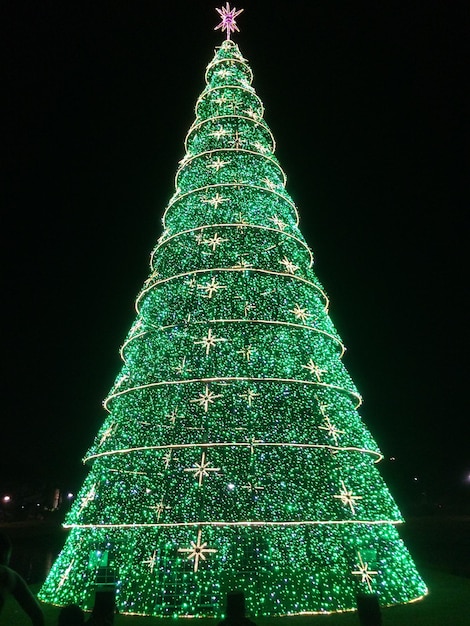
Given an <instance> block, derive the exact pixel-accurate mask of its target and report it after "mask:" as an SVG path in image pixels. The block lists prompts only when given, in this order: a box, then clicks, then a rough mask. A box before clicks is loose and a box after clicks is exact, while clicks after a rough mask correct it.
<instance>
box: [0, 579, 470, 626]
mask: <svg viewBox="0 0 470 626" xmlns="http://www.w3.org/2000/svg"><path fill="white" fill-rule="evenodd" d="M421 571H422V574H423V578H424V580H425V581H426V583H427V584H428V587H429V594H428V595H427V596H426V597H425V598H424V599H423V600H420V601H418V602H413V603H411V604H406V605H398V606H394V607H389V608H385V609H382V620H383V626H404V625H411V626H445V625H447V624H449V625H452V626H468V624H469V617H468V615H469V613H468V610H469V598H470V578H464V577H461V576H454V575H452V574H447V573H445V572H442V571H440V570H437V569H432V568H429V569H426V568H423V567H421ZM32 589H33V591H35V592H37V591H38V589H39V585H35V586H33V587H32ZM42 606H43V609H44V614H45V616H46V625H47V626H55V625H56V624H57V618H58V614H59V608H57V607H54V606H51V605H46V604H43V605H42ZM27 623H28V621H27V619H26V618H25V616H24V614H22V613H21V612H20V610H19V609H18V608H17V606H16V604H15V603H14V601H13V600H11V599H9V601H8V602H7V604H6V606H5V610H4V613H2V616H1V624H2V626H3V625H8V626H25V625H26V624H27ZM192 623H194V621H193V622H192ZM196 623H197V624H198V626H215V624H216V623H217V620H214V619H199V620H196ZM167 624H168V625H169V624H171V625H174V626H184V625H186V624H188V620H187V619H186V620H185V619H171V618H168V619H159V618H155V617H137V616H131V615H116V618H115V626H166V625H167ZM256 624H257V626H307V625H311V624H315V625H318V626H321V625H322V624H325V625H326V626H336V625H337V626H353V625H354V624H356V625H357V624H359V620H358V616H357V614H356V613H355V612H350V613H341V614H338V613H336V614H331V615H300V616H294V617H278V618H260V619H257V620H256Z"/></svg>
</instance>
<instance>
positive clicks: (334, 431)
mask: <svg viewBox="0 0 470 626" xmlns="http://www.w3.org/2000/svg"><path fill="white" fill-rule="evenodd" d="M324 422H325V424H326V426H319V427H318V428H320V429H321V430H326V431H327V433H328V434H329V435H330V437H333V439H334V442H335V444H337V443H338V439H339V437H338V435H344V430H339V428H336V426H335V425H334V424H332V423H331V421H330V418H329V417H325V419H324Z"/></svg>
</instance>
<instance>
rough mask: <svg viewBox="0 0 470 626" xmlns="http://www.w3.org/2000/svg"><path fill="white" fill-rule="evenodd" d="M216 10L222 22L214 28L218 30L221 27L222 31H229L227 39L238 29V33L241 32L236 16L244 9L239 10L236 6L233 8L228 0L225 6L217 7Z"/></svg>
mask: <svg viewBox="0 0 470 626" xmlns="http://www.w3.org/2000/svg"><path fill="white" fill-rule="evenodd" d="M216 11H217V13H218V14H219V15H220V17H221V22H220V24H219V25H218V26H216V27H215V28H214V30H218V29H219V28H220V29H221V30H222V31H224V30H225V31H227V39H230V34H231V33H234V32H235V31H237V33H239V32H240V29H239V28H238V26H237V23H236V22H235V18H236V17H237V16H238V15H240V13H242V11H243V9H240V10H239V11H237V9H236V8H235V7H233V9H231V8H230V4H229V3H228V2H227V4H226V5H225V7H222V8H221V9H216Z"/></svg>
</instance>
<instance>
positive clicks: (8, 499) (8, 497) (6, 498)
mask: <svg viewBox="0 0 470 626" xmlns="http://www.w3.org/2000/svg"><path fill="white" fill-rule="evenodd" d="M2 500H3V502H11V498H10V496H3V498H2Z"/></svg>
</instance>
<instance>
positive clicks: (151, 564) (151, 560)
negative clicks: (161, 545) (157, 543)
mask: <svg viewBox="0 0 470 626" xmlns="http://www.w3.org/2000/svg"><path fill="white" fill-rule="evenodd" d="M156 560H157V551H156V550H154V551H153V554H152V556H151V557H150V558H149V559H147V560H146V561H142V563H144V564H146V565H148V566H149V569H150V571H151V572H153V570H154V568H155V561H156Z"/></svg>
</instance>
